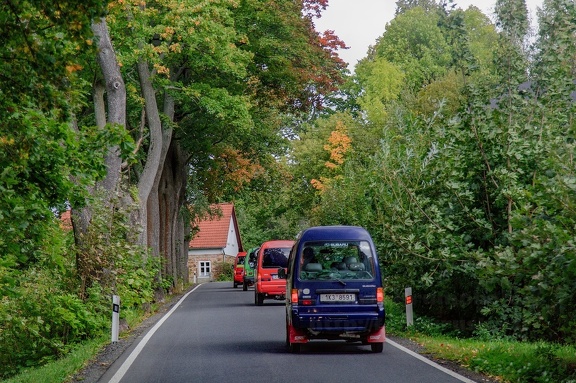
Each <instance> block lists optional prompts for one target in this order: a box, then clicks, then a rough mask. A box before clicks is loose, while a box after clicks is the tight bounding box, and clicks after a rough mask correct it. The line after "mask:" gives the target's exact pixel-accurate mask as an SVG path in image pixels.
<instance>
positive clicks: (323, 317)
mask: <svg viewBox="0 0 576 383" xmlns="http://www.w3.org/2000/svg"><path fill="white" fill-rule="evenodd" d="M355 309H356V310H357V307H356V308H355ZM356 310H355V311H354V312H352V311H350V312H347V311H346V310H342V309H340V310H338V312H311V310H310V311H309V309H308V308H307V309H305V311H304V312H302V311H300V310H299V309H298V307H297V306H293V307H292V310H291V318H290V319H291V323H292V326H293V327H294V328H297V329H307V330H310V331H311V332H321V333H334V334H340V333H344V332H351V333H369V332H373V331H375V330H378V329H381V328H383V327H384V322H385V316H384V310H379V309H378V308H377V307H374V310H371V311H356Z"/></svg>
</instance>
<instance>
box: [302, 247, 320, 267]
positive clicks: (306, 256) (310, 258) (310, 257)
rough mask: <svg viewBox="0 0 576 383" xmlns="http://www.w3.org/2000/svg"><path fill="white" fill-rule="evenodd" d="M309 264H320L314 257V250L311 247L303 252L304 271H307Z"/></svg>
mask: <svg viewBox="0 0 576 383" xmlns="http://www.w3.org/2000/svg"><path fill="white" fill-rule="evenodd" d="M309 263H315V264H318V265H319V263H318V260H317V259H316V256H315V255H314V249H312V248H311V247H305V248H304V251H303V252H302V270H307V266H308V264H309Z"/></svg>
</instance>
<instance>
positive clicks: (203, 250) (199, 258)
mask: <svg viewBox="0 0 576 383" xmlns="http://www.w3.org/2000/svg"><path fill="white" fill-rule="evenodd" d="M210 208H211V209H212V210H219V211H220V212H221V215H217V216H215V217H208V218H206V219H203V220H199V221H197V222H195V223H194V224H193V225H192V226H195V227H197V228H198V232H197V233H196V235H195V236H194V238H192V240H191V241H190V243H189V245H188V270H189V275H190V282H206V281H211V280H213V278H214V271H215V270H214V266H215V265H216V264H219V263H221V262H226V263H230V264H233V263H234V259H235V258H236V255H237V254H238V253H239V252H241V251H244V249H243V248H242V240H241V239H240V231H239V230H238V222H237V220H236V212H235V210H234V204H232V203H222V204H217V205H212V206H211V207H210Z"/></svg>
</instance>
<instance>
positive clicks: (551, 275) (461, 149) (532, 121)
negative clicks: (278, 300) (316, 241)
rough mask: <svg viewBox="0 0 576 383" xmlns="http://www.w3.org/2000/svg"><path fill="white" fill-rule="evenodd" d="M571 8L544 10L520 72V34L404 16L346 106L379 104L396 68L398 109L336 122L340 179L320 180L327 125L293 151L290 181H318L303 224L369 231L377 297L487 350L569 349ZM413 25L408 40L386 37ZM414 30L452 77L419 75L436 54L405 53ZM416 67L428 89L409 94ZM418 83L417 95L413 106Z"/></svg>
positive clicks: (463, 18) (453, 19)
mask: <svg viewBox="0 0 576 383" xmlns="http://www.w3.org/2000/svg"><path fill="white" fill-rule="evenodd" d="M573 10H574V7H573V6H566V4H565V3H563V2H550V4H548V5H547V6H546V7H545V13H544V15H545V18H544V19H543V23H544V24H543V28H542V29H541V32H540V33H541V39H542V40H541V41H540V42H539V43H538V44H546V46H544V45H539V46H541V48H542V49H540V51H539V53H538V55H537V61H535V62H533V63H531V62H530V61H529V57H527V56H526V54H525V50H524V47H523V46H522V44H521V41H520V40H519V39H520V37H521V36H523V35H522V33H524V29H523V26H522V23H519V24H518V25H516V26H514V25H513V24H509V25H507V27H506V28H507V31H506V33H505V34H500V35H496V32H495V29H494V27H493V26H490V25H489V24H487V21H486V20H487V19H486V18H485V17H484V16H483V15H481V14H480V13H478V12H477V10H474V9H470V10H468V11H466V12H462V11H460V10H458V11H454V12H452V11H450V12H447V13H446V14H444V15H442V14H440V16H438V15H436V16H438V17H440V19H438V20H439V21H440V22H439V24H438V25H439V26H437V25H436V24H435V25H430V24H426V23H425V21H424V20H423V19H422V18H423V16H422V14H425V13H424V12H423V10H422V9H420V10H418V8H412V9H410V10H408V11H406V12H403V13H402V14H400V15H398V17H397V18H396V19H395V20H394V21H393V22H391V23H390V25H389V28H387V30H386V32H385V34H384V35H383V36H382V37H381V38H380V39H379V40H378V42H377V44H376V45H375V47H374V50H373V51H372V52H371V53H370V55H369V56H368V58H366V59H365V60H364V61H363V62H362V63H360V64H359V66H358V68H359V72H358V75H357V76H356V77H355V80H356V81H357V83H355V85H359V86H361V87H362V88H363V89H362V90H357V92H356V94H362V92H364V96H362V97H366V95H368V94H380V95H388V94H389V93H388V92H389V90H390V87H389V86H388V83H387V82H385V81H384V80H382V78H381V77H382V76H383V72H382V71H377V70H376V71H373V70H371V69H373V68H374V67H375V66H377V65H376V64H377V62H378V61H377V60H385V61H382V62H391V63H394V65H397V66H398V67H400V68H401V69H402V71H404V73H406V80H405V81H406V86H405V87H404V89H403V91H402V92H401V93H400V96H399V97H398V98H397V99H394V98H388V99H387V102H386V104H385V105H384V104H379V108H377V110H379V112H380V114H379V115H376V114H374V113H370V111H371V109H370V108H372V107H374V106H375V103H374V102H372V101H371V102H364V103H363V102H362V100H366V98H364V99H362V98H359V99H357V101H358V100H360V102H358V105H359V106H361V107H362V108H363V114H354V116H362V118H363V120H361V121H359V120H360V118H356V122H355V123H354V122H353V123H348V122H347V123H346V126H347V127H348V128H349V129H348V134H349V135H350V137H351V138H352V140H351V149H350V151H349V154H348V155H347V156H346V157H345V161H344V163H343V165H341V166H339V167H338V171H337V172H333V170H329V169H326V168H324V167H323V164H324V163H325V162H326V161H328V160H327V155H328V153H327V152H326V151H323V146H324V145H326V144H327V138H328V136H329V135H328V133H327V132H330V131H332V130H334V127H335V126H336V124H335V121H336V119H333V120H330V119H321V120H318V121H316V122H315V123H314V124H311V125H310V127H309V129H308V131H307V132H306V133H305V134H302V135H301V139H300V140H299V141H297V142H295V144H294V149H295V151H294V159H295V161H294V163H293V165H294V166H293V172H294V174H295V175H298V177H297V178H296V179H299V180H308V182H310V181H309V180H311V179H314V178H318V179H320V177H324V178H325V179H329V182H323V186H324V188H323V189H322V191H321V193H317V194H316V195H314V196H313V197H312V198H311V197H310V196H311V195H312V194H311V193H310V192H308V194H306V193H301V195H303V196H307V198H306V200H304V201H305V204H304V205H305V206H306V207H307V208H306V210H307V211H308V212H307V213H306V212H305V213H304V214H303V215H304V216H305V217H306V219H305V220H304V221H305V222H306V221H307V222H310V223H311V224H359V225H362V226H365V227H367V228H368V230H369V231H370V232H371V233H372V235H373V237H374V239H375V240H376V243H377V247H378V251H379V254H380V258H381V263H382V264H383V266H384V275H385V281H386V284H387V294H388V296H389V297H391V298H392V299H393V300H395V301H398V302H400V301H401V300H402V297H403V290H404V287H406V286H411V287H412V288H413V291H417V294H418V297H419V299H418V305H417V306H416V311H417V314H419V316H420V317H422V316H425V317H431V318H435V319H440V320H442V321H443V322H448V323H454V324H459V328H460V329H461V330H464V333H465V334H468V335H469V334H471V332H472V331H474V326H472V323H480V325H479V326H478V327H477V328H476V334H484V336H489V335H491V336H495V337H498V338H500V339H524V340H534V339H546V340H551V341H558V342H566V343H573V342H574V339H575V338H574V337H575V333H574V331H573V330H571V329H573V328H574V321H573V319H571V318H572V317H573V316H574V315H573V314H574V310H573V307H574V299H575V297H576V295H575V293H574V288H573V287H574V286H573V283H571V282H570V281H573V280H574V278H575V275H574V270H575V269H574V262H575V257H574V254H575V251H574V239H573V233H574V230H575V222H576V217H575V216H574V212H575V209H574V200H575V195H574V192H575V188H574V184H575V183H574V179H575V178H574V174H575V173H576V169H575V168H574V161H573V153H574V149H575V147H574V102H573V95H574V92H575V90H576V89H575V85H574V82H573V78H574V76H573V73H574V72H573V65H572V64H570V62H571V61H570V59H569V57H573V55H574V52H575V45H574V44H573V41H572V40H570V39H571V38H570V37H569V36H573V30H574V29H573V26H572V24H570V23H569V22H568V20H569V19H570V17H573V16H574V13H573ZM436 16H435V17H436ZM508 16H510V15H508ZM421 19H422V20H421ZM416 20H421V22H419V24H421V25H420V26H419V28H420V29H418V28H408V27H405V28H400V27H399V25H412V23H414V22H416ZM478 28H480V29H481V31H482V32H479V31H478ZM514 28H516V29H514ZM513 29H514V30H513ZM416 30H420V31H421V32H422V33H421V34H420V36H426V37H427V40H426V39H425V40H423V41H428V42H430V41H440V40H441V39H443V40H444V41H445V43H446V44H448V45H447V46H446V49H445V51H446V52H450V55H451V57H452V58H451V61H450V64H449V63H448V61H442V63H439V62H436V63H435V64H434V63H431V62H430V61H429V60H428V61H427V60H423V61H418V60H420V59H421V58H425V57H427V54H426V52H429V51H428V50H427V49H425V47H430V46H431V45H433V44H430V45H427V44H422V45H418V44H416V43H414V44H412V46H411V48H410V49H408V48H407V45H406V41H415V40H414V39H415V37H414V34H415V33H416V32H415V31H416ZM425 32H426V33H425ZM511 36H516V37H515V38H511ZM552 40H554V41H561V42H562V43H561V44H560V45H558V44H551V43H550V41H552ZM403 44H404V45H403ZM436 46H442V44H439V45H436ZM492 57H494V58H495V60H494V62H491V58H492ZM436 58H437V59H440V58H441V57H440V56H437V57H436ZM406 63H411V67H410V68H409V69H407V67H408V65H407V64H406ZM435 65H436V66H435ZM529 65H530V67H529ZM420 66H424V67H425V69H426V70H427V71H433V72H434V75H430V76H424V77H422V78H420V79H418V80H417V81H416V80H415V79H416V77H415V72H414V71H415V70H418V68H420ZM450 66H451V67H452V68H450ZM434 68H437V69H438V70H434ZM387 73H389V71H388V72H387ZM420 73H424V71H422V72H420ZM528 73H531V74H532V75H533V78H532V81H531V82H528V80H529V78H528ZM568 73H570V74H568ZM388 77H390V76H388ZM415 84H417V85H418V86H420V85H422V84H425V85H426V86H425V87H424V88H421V89H418V91H417V92H416V91H413V92H411V91H410V89H414V85H415ZM394 94H396V93H394ZM384 107H385V113H382V112H383V109H384ZM332 118H336V117H332ZM303 185H305V183H303ZM300 190H302V188H301V186H299V185H297V186H296V187H293V188H292V191H293V192H294V191H300ZM426 323H427V322H426ZM426 323H424V324H422V327H423V328H426V331H431V332H442V331H445V329H436V328H435V326H429V325H428V324H426Z"/></svg>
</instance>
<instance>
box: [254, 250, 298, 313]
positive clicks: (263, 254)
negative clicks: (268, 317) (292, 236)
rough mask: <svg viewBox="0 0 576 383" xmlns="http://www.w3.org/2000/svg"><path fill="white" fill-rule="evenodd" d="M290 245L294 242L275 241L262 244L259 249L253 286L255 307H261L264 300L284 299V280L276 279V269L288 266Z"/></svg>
mask: <svg viewBox="0 0 576 383" xmlns="http://www.w3.org/2000/svg"><path fill="white" fill-rule="evenodd" d="M292 245H294V241H288V240H275V241H267V242H264V243H263V244H262V246H261V247H260V251H259V252H258V264H257V266H256V269H255V272H256V276H255V279H256V283H255V284H254V304H256V305H257V306H262V305H263V304H264V299H276V300H284V299H285V298H286V279H280V278H279V277H278V269H280V268H284V269H285V268H286V267H287V266H288V255H289V254H290V250H291V249H292Z"/></svg>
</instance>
